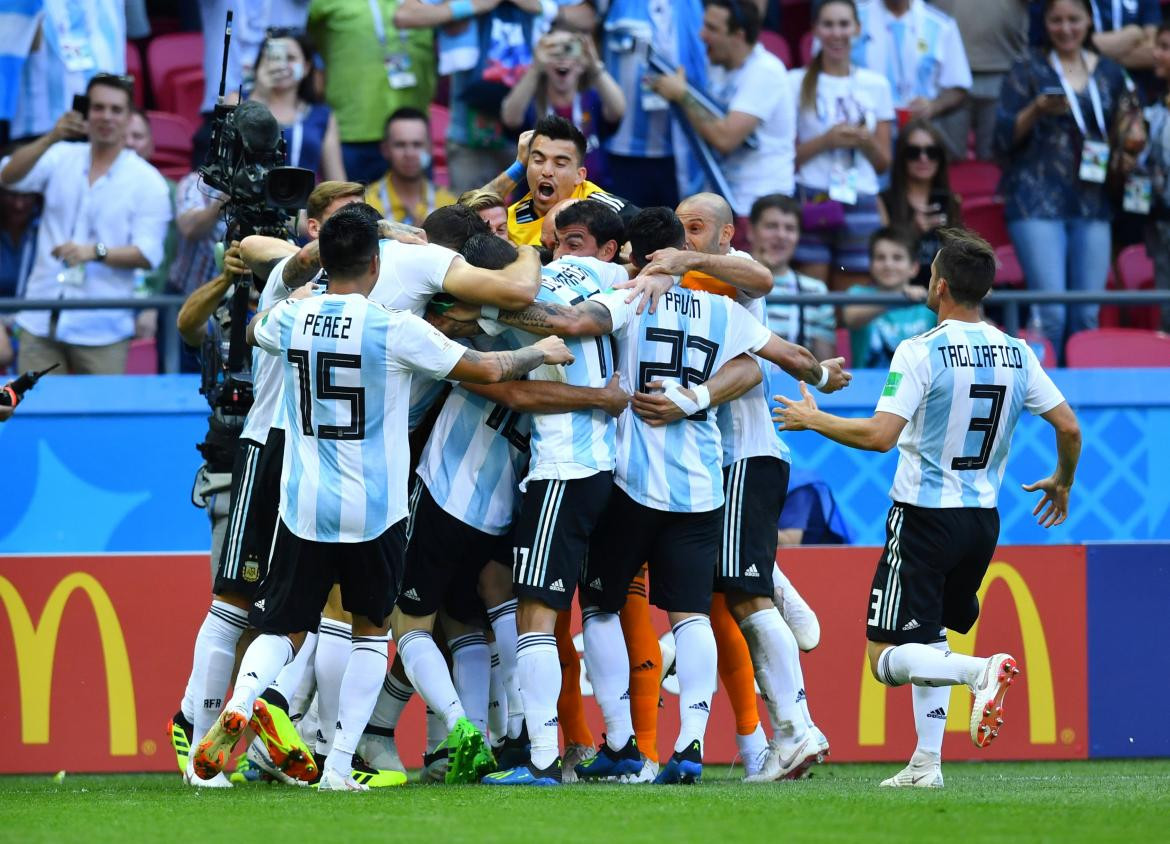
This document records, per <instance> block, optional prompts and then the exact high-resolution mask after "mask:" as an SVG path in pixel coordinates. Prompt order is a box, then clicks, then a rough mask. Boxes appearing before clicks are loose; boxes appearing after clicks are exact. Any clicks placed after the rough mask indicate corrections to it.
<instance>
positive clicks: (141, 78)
mask: <svg viewBox="0 0 1170 844" xmlns="http://www.w3.org/2000/svg"><path fill="white" fill-rule="evenodd" d="M126 74H127V75H128V76H132V77H134V105H135V106H137V107H138V108H142V107H143V106H144V105H145V104H146V76H145V74H143V72H142V53H140V52H138V45H137V44H135V43H134V42H133V41H127V42H126Z"/></svg>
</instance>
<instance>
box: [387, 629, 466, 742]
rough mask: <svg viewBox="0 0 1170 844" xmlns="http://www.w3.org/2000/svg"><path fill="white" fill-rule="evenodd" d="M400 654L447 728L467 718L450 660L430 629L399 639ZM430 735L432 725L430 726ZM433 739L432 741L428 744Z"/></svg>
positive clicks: (424, 697)
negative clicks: (444, 657) (444, 654)
mask: <svg viewBox="0 0 1170 844" xmlns="http://www.w3.org/2000/svg"><path fill="white" fill-rule="evenodd" d="M398 655H399V656H401V657H402V667H403V668H405V669H406V676H407V677H409V678H410V682H411V683H412V684H413V685H414V688H415V689H416V690H417V691H418V693H419V694H420V695H421V696H422V699H423V700H425V701H426V702H427V706H428V707H429V708H430V710H431V711H432V712H434V713H435V714H436V715H439V716H441V717H442V719H443V725H444V726H445V727H446V728H447V732H450V731H451V730H453V729H455V722H456V721H458V720H459V719H460V718H463V717H464V716H465V715H466V713H465V712H464V711H463V704H462V703H461V702H460V701H459V695H458V694H457V693H456V691H455V685H454V683H452V682H451V672H450V671H448V670H447V660H445V659H443V654H442V652H440V651H439V646H438V645H436V644H435V640H434V639H433V638H432V637H431V634H430V633H428V632H427V631H426V630H411V631H410V632H409V633H404V634H403V635H402V637H401V638H400V639H399V640H398ZM427 732H428V738H429V733H430V729H429V727H428V731H427ZM429 743H430V742H429V741H428V744H429Z"/></svg>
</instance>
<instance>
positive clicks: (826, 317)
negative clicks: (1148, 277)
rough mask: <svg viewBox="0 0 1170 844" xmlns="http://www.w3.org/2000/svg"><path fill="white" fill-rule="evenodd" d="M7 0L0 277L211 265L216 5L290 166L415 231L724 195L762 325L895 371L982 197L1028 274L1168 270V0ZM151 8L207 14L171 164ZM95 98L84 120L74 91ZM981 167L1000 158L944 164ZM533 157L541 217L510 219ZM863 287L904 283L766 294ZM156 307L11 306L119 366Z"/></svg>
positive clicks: (75, 354) (166, 277)
mask: <svg viewBox="0 0 1170 844" xmlns="http://www.w3.org/2000/svg"><path fill="white" fill-rule="evenodd" d="M196 5H197V8H195V6H196ZM22 8H23V9H24V10H25V11H24V12H17V13H14V14H11V15H8V16H7V18H6V19H7V20H8V21H9V22H10V24H11V30H12V31H11V37H10V38H8V39H7V43H5V44H4V45H0V65H2V66H3V67H4V68H5V73H4V75H3V83H2V87H0V143H3V144H4V152H5V157H4V158H3V160H2V161H0V299H4V298H35V299H64V300H69V299H77V298H99V297H123V298H124V297H127V296H130V295H133V294H135V293H138V294H148V293H159V292H164V291H165V292H171V293H180V294H187V293H190V292H191V291H192V290H194V289H196V288H197V287H199V286H200V285H201V284H203V283H204V282H206V281H208V280H209V279H210V278H212V277H214V276H215V275H216V274H217V272H218V270H217V268H216V263H217V244H218V243H219V242H221V241H222V240H223V237H224V226H223V221H222V219H221V216H222V215H221V213H220V212H221V210H222V207H223V202H224V197H223V196H221V195H219V194H218V193H217V192H216V191H214V190H213V189H211V188H210V187H209V186H207V185H206V184H204V183H203V182H202V181H201V180H200V178H199V176H198V174H197V173H196V172H195V170H196V168H197V167H198V165H199V163H200V162H201V161H202V160H203V157H204V155H205V153H206V147H207V140H208V136H209V125H210V113H211V110H212V108H213V106H214V104H215V101H216V95H217V92H218V89H219V81H220V72H221V63H222V62H223V56H222V44H223V38H222V29H223V22H224V18H225V15H226V12H227V11H228V10H229V9H231V10H232V11H233V12H234V25H233V44H232V49H231V51H230V54H229V56H228V58H227V62H226V90H227V92H228V99H229V101H234V100H235V99H236V98H238V97H242V98H243V99H245V100H251V101H255V102H259V103H263V104H264V105H265V106H266V107H267V108H268V109H269V110H270V111H271V112H272V114H273V116H274V117H275V118H276V120H277V122H278V123H279V125H280V127H281V131H282V134H283V137H284V141H285V147H286V151H287V154H288V159H289V163H290V164H293V165H296V166H300V167H304V168H307V169H309V170H312V171H314V172H315V173H316V174H317V176H318V178H319V179H332V180H339V181H345V180H348V181H352V182H357V183H360V184H362V185H365V186H366V200H367V201H368V202H370V203H371V204H372V205H374V206H375V207H376V208H378V209H379V210H380V211H381V212H382V213H383V214H384V215H385V216H386V217H387V218H390V219H395V220H398V221H402V222H407V223H413V224H416V225H417V224H420V223H421V221H422V220H423V219H424V218H425V217H426V216H427V215H428V214H429V213H431V212H432V211H434V210H435V209H436V208H439V207H443V206H446V205H450V204H453V203H455V202H456V197H459V198H460V201H461V202H463V203H464V204H466V205H468V206H469V207H471V208H472V209H473V210H474V211H475V212H476V213H477V214H479V215H480V216H482V217H483V218H484V219H487V220H489V222H490V223H491V225H492V227H493V230H494V231H496V232H497V233H499V234H500V235H502V236H507V235H508V232H509V229H510V227H511V230H512V235H513V239H516V238H517V233H518V232H522V233H523V234H522V235H521V236H522V237H524V238H530V239H531V240H532V241H535V240H536V239H537V236H538V232H539V228H540V226H539V220H540V218H541V217H543V216H544V215H545V214H547V213H548V212H549V209H550V208H551V207H552V206H553V204H554V203H555V202H556V201H557V200H559V199H563V198H565V197H568V196H572V197H573V198H576V199H581V198H584V197H585V196H588V195H591V194H592V195H594V196H595V198H601V197H610V198H612V200H613V203H614V205H615V207H619V208H620V207H622V206H623V205H625V204H626V203H628V204H629V207H637V206H643V207H644V206H650V205H666V206H669V207H672V208H673V207H676V206H677V205H678V204H679V201H680V199H685V198H686V197H690V196H693V195H695V194H697V193H699V192H700V191H704V190H706V191H711V190H714V191H715V192H718V193H722V194H723V195H724V196H725V198H726V199H727V201H728V203H729V204H730V206H731V208H732V209H733V211H734V220H733V227H734V228H733V230H734V234H733V243H734V245H735V246H736V247H737V248H741V249H750V250H751V252H752V254H753V255H754V256H755V257H756V258H757V259H758V260H759V261H760V262H761V263H762V264H764V265H765V266H766V267H767V268H768V269H769V271H770V272H771V273H772V275H773V278H774V284H773V291H772V294H770V297H769V301H768V306H767V307H768V314H769V321H770V323H771V327H772V328H773V330H775V331H776V332H777V333H779V334H781V335H782V336H784V337H786V338H788V339H791V340H794V341H796V342H800V343H803V344H805V345H808V346H809V347H810V348H812V349H813V351H814V352H815V353H816V354H818V355H820V356H825V355H828V354H829V353H830V352H832V351H833V350H834V349H837V348H840V349H842V350H847V351H848V352H849V354H850V356H851V359H852V365H853V366H858V367H860V366H884V365H886V363H887V362H888V359H889V355H890V354H891V353H892V350H893V348H894V347H895V346H896V345H897V342H898V341H899V340H901V339H903V338H904V337H905V336H909V335H910V334H913V333H917V332H918V331H920V330H922V328H923V327H924V326H925V325H928V324H929V321H930V315H929V311H927V310H926V309H925V307H924V306H923V305H922V304H921V302H922V298H923V294H924V287H925V284H926V283H927V281H928V280H929V276H930V263H931V260H932V259H933V256H934V253H935V251H936V249H937V243H938V241H937V231H938V229H940V228H941V227H944V226H947V225H954V224H960V223H964V222H968V221H969V222H968V224H969V225H972V226H973V227H975V228H976V229H977V230H980V231H981V233H983V234H984V235H985V236H987V237H988V239H989V240H991V241H992V242H993V245H995V246H997V247H999V248H1001V250H1006V251H1005V254H1007V252H1008V251H1010V253H1012V255H1013V256H1014V259H1015V261H1018V265H1019V268H1020V269H1021V270H1022V275H1023V279H1024V281H1025V283H1026V286H1027V288H1028V289H1031V290H1038V291H1060V290H1088V291H1099V290H1102V289H1104V288H1105V286H1106V282H1107V279H1108V278H1109V277H1110V272H1111V267H1112V266H1113V264H1114V262H1115V260H1116V258H1117V255H1118V252H1119V250H1120V249H1121V248H1122V247H1125V246H1131V245H1132V244H1135V243H1144V244H1145V245H1146V248H1147V250H1148V254H1149V257H1150V259H1151V260H1152V262H1153V266H1154V273H1153V275H1154V278H1155V283H1156V285H1157V286H1158V287H1160V288H1170V107H1168V106H1170V97H1168V94H1167V78H1168V77H1170V28H1168V27H1167V25H1166V24H1164V23H1163V20H1162V10H1161V8H1160V4H1159V2H1157V0H1123V1H1122V2H1110V0H1031V1H1029V0H979V2H974V0H815V1H814V2H810V3H799V2H791V0H783V2H781V0H674V2H671V1H670V0H368V2H365V3H363V2H356V1H355V0H206V2H201V3H199V4H182V3H178V4H175V3H173V2H172V3H169V4H168V3H166V2H161V0H160V2H146V3H143V2H141V0H137V2H124V1H123V0H43V2H32V3H28V4H22ZM152 26H154V27H155V28H156V30H171V31H173V30H176V29H189V30H195V29H199V30H201V31H202V33H203V38H202V45H203V47H202V49H203V54H202V59H201V61H200V62H198V64H199V66H200V67H201V70H202V86H203V87H202V100H201V103H200V111H201V112H202V115H203V118H202V125H200V126H198V127H192V131H193V140H192V160H191V166H190V171H189V172H187V174H186V175H183V174H182V171H180V172H177V173H174V172H172V173H171V175H173V176H175V177H176V178H175V179H164V178H163V176H162V175H160V173H159V171H158V170H157V169H155V167H153V166H151V164H150V163H148V162H149V161H152V160H155V143H154V138H153V137H152V128H153V127H154V119H153V117H152V115H153V114H154V112H151V113H150V114H149V115H148V114H147V113H144V112H143V111H141V110H140V107H141V105H142V104H143V103H144V102H145V103H147V104H149V105H151V106H155V107H157V106H158V103H156V102H154V101H153V99H152V98H151V97H149V96H148V94H149V92H148V91H147V90H146V85H145V81H146V80H144V79H129V78H128V77H126V76H125V73H126V70H127V63H126V56H127V55H128V54H134V53H136V51H139V49H140V48H141V47H142V46H143V45H144V44H145V43H146V41H145V40H146V39H148V38H149V37H151V35H152V32H151V27H152ZM154 34H155V35H156V36H157V35H158V33H157V32H156V33H154ZM128 39H130V40H129V41H128ZM127 48H129V49H127ZM137 55H142V53H141V52H137ZM151 72H152V68H150V67H149V66H148V67H146V68H145V73H146V74H147V75H149V74H150V73H151ZM135 86H137V88H135ZM83 93H84V94H87V95H88V98H89V102H88V113H86V114H81V113H78V112H77V111H74V110H73V109H72V108H71V103H72V102H73V98H74V96H75V95H77V94H83ZM549 115H557V116H559V117H561V118H564V119H565V120H567V121H570V122H571V123H572V124H574V125H575V126H576V127H577V128H578V129H580V131H581V133H582V134H583V135H584V137H585V139H586V148H585V154H584V161H583V163H582V166H580V167H577V168H573V167H572V166H568V167H567V169H566V167H565V166H562V165H559V164H557V163H556V159H555V156H552V155H551V153H549V151H548V148H547V145H546V148H545V149H543V150H541V151H535V150H534V151H533V153H532V155H531V156H529V153H528V149H527V145H526V137H527V136H526V135H525V134H524V133H525V132H526V130H529V129H531V128H532V127H533V125H534V124H535V123H536V122H537V121H538V120H540V119H542V118H545V117H546V116H549ZM75 141H81V143H75ZM551 143H553V144H554V145H555V144H556V143H562V144H564V143H568V141H567V140H566V139H561V140H560V141H556V140H553V141H551ZM518 158H519V160H518ZM973 162H993V163H994V166H991V165H990V164H989V165H986V166H987V167H988V168H989V169H985V170H983V171H978V172H982V173H984V174H985V175H984V177H983V180H982V182H979V183H975V184H972V183H971V182H970V181H967V182H964V186H963V187H960V186H958V185H957V183H956V179H955V177H956V175H957V173H958V172H959V168H964V167H965V168H967V171H968V172H973V171H972V170H971V168H972V166H973ZM571 163H572V162H570V165H571ZM534 168H535V169H537V170H541V169H542V168H543V169H546V170H548V173H546V174H545V175H546V176H547V178H546V179H545V182H547V183H548V186H546V187H542V184H543V183H542V181H541V176H540V174H537V176H536V179H535V180H534V178H533V169H534ZM526 177H527V178H526ZM525 181H527V183H528V185H527V186H528V187H529V188H532V190H533V193H532V195H531V196H528V197H526V198H527V199H528V200H529V205H528V207H527V211H525V209H524V208H521V209H520V217H519V218H518V217H517V212H516V206H513V211H512V217H511V218H510V217H509V205H510V200H511V199H512V198H520V197H521V195H523V194H524V193H525V184H524V183H525ZM565 186H567V190H562V188H563V187H565ZM514 188H515V194H514V195H513V194H512V191H513V189H514ZM964 193H967V194H969V195H967V196H964V195H963V194H964ZM521 204H523V203H521ZM525 213H527V214H528V215H529V216H528V217H524V214H525ZM529 217H530V218H531V219H529ZM988 220H990V222H988ZM875 290H882V291H895V292H900V293H901V294H902V295H903V296H904V297H905V298H906V300H907V301H906V305H905V306H904V307H898V308H892V309H887V308H885V307H873V306H868V305H865V306H862V305H857V306H853V305H850V306H846V307H842V308H836V309H834V308H833V307H830V306H827V305H811V304H810V305H793V304H790V303H786V302H780V301H773V300H775V299H777V298H778V297H784V296H791V295H793V294H798V295H799V294H818V293H824V292H826V291H863V292H872V291H875ZM1098 314H1099V308H1098V306H1097V305H1082V306H1077V307H1066V306H1064V305H1042V306H1038V307H1035V308H1033V309H1032V312H1031V316H1030V318H1029V322H1028V324H1029V326H1030V328H1031V329H1033V330H1035V331H1037V332H1040V333H1042V334H1043V335H1044V337H1046V338H1047V340H1048V341H1050V342H1051V344H1052V348H1053V349H1054V350H1056V354H1057V355H1058V357H1059V355H1060V350H1061V349H1062V348H1063V346H1064V342H1065V341H1066V340H1067V338H1068V337H1069V336H1070V335H1071V334H1072V333H1074V332H1077V331H1081V330H1085V329H1091V328H1094V327H1096V326H1097V325H1098ZM1162 327H1163V328H1170V307H1165V308H1163V309H1162ZM166 330H167V328H166V327H164V326H156V325H155V324H154V322H153V321H152V319H151V318H150V315H149V314H147V315H145V316H141V315H140V316H139V317H138V318H137V319H135V317H134V312H133V311H130V310H87V311H77V310H69V309H65V310H59V311H21V312H18V313H16V314H11V313H7V314H6V313H3V312H0V334H4V335H5V336H4V338H3V339H4V341H5V343H4V348H5V349H8V348H9V347H10V346H11V345H14V346H15V349H16V351H15V357H16V358H17V361H16V362H17V363H18V365H19V366H20V367H21V368H22V369H23V368H32V367H38V368H39V367H41V366H42V365H47V363H49V362H58V361H59V362H61V363H63V364H64V366H63V370H70V371H74V372H120V371H125V367H126V360H127V354H128V349H129V348H130V344H131V342H132V341H133V340H134V339H136V338H140V339H149V338H150V337H152V336H153V334H154V333H155V331H166ZM10 340H15V343H10V342H9V341H10ZM6 357H8V358H12V357H14V355H12V354H8V355H6ZM8 364H9V361H7V360H5V359H4V358H0V367H3V366H5V365H8Z"/></svg>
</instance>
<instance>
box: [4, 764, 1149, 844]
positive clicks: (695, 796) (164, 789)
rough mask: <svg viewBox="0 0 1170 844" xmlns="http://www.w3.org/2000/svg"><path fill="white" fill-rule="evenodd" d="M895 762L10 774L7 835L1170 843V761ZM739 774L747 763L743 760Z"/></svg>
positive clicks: (431, 843) (514, 843) (530, 842)
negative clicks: (540, 775) (547, 774)
mask: <svg viewBox="0 0 1170 844" xmlns="http://www.w3.org/2000/svg"><path fill="white" fill-rule="evenodd" d="M898 767H899V766H897V765H833V764H828V765H824V766H820V767H818V768H817V769H815V776H814V778H813V779H812V780H809V781H807V782H800V783H774V784H770V785H765V786H748V785H745V784H743V783H740V782H738V781H736V780H733V779H729V771H728V770H727V769H726V768H709V769H708V770H707V771H706V777H705V779H704V782H703V783H702V784H701V785H697V786H693V787H689V788H687V787H655V786H617V785H573V786H564V787H561V788H559V789H531V788H488V787H485V786H458V787H445V786H418V785H409V786H406V787H404V788H392V789H382V790H379V791H377V792H371V793H369V794H317V793H314V792H311V791H301V790H299V789H291V788H286V787H282V786H277V785H264V784H255V785H245V786H237V787H236V788H233V789H232V790H231V791H226V790H225V791H208V790H200V791H196V790H193V789H189V788H185V787H183V786H182V785H181V784H180V781H179V777H178V775H177V774H175V775H163V774H142V775H71V776H67V777H66V778H65V780H64V781H63V782H62V783H60V784H58V783H56V782H54V780H53V778H52V777H51V776H37V777H32V776H19V777H3V778H0V841H19V842H35V841H71V842H72V841H84V842H91V841H95V842H96V841H118V842H127V841H132V842H137V841H192V840H201V841H206V842H215V841H234V842H247V841H266V842H282V841H288V842H296V844H315V842H327V841H348V842H366V841H369V842H383V841H384V842H394V844H398V842H414V841H418V842H426V844H437V843H438V842H448V841H460V842H461V841H469V842H477V844H479V843H482V844H486V843H487V842H495V841H500V842H511V844H543V842H550V844H551V842H564V841H591V842H601V844H612V843H613V842H626V841H656V842H658V841H661V842H676V841H698V842H718V844H729V842H737V841H745V842H760V844H778V842H790V841H816V842H825V841H864V842H866V843H867V844H873V843H874V842H884V841H890V842H915V841H921V842H923V844H927V843H928V842H930V844H933V842H939V841H948V842H955V844H974V842H983V841H1026V842H1032V841H1053V842H1079V841H1091V842H1102V841H1117V842H1126V844H1132V842H1139V841H1151V842H1153V841H1157V842H1166V841H1170V760H1159V761H1097V762H1014V763H981V764H980V763H962V762H951V763H949V764H944V766H943V773H944V776H945V777H946V781H947V787H946V788H945V789H943V790H942V791H926V790H917V789H906V790H898V791H894V790H890V789H879V788H878V787H877V783H878V782H879V781H880V780H881V779H882V778H883V777H885V776H889V775H890V774H892V773H894V772H895V771H896V770H897V769H898ZM737 773H742V771H738V772H737Z"/></svg>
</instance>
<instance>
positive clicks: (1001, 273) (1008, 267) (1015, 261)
mask: <svg viewBox="0 0 1170 844" xmlns="http://www.w3.org/2000/svg"><path fill="white" fill-rule="evenodd" d="M995 260H996V261H998V262H999V269H998V270H996V273H995V286H996V287H1023V286H1024V285H1025V283H1026V281H1027V279H1025V278H1024V270H1023V268H1022V267H1020V259H1019V258H1018V257H1016V249H1015V247H1014V246H1012V245H1011V244H1010V243H1005V244H1004V245H1003V246H997V247H995Z"/></svg>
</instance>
